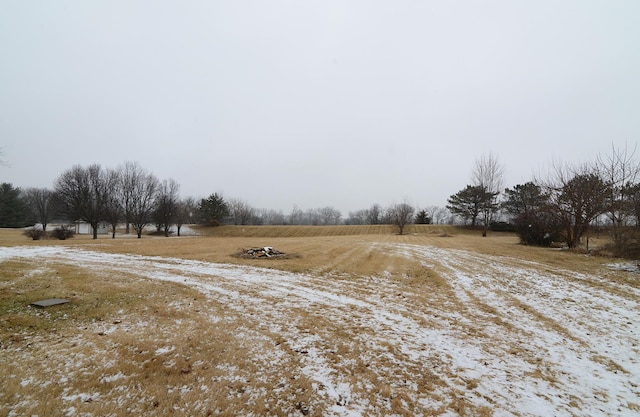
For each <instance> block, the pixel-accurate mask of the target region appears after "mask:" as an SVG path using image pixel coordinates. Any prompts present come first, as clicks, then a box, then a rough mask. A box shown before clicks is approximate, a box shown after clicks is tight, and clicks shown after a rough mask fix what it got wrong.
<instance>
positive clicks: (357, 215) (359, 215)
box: [345, 210, 368, 225]
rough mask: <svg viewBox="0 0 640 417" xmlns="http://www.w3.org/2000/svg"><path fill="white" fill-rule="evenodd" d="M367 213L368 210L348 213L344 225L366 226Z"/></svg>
mask: <svg viewBox="0 0 640 417" xmlns="http://www.w3.org/2000/svg"><path fill="white" fill-rule="evenodd" d="M367 213H368V210H357V211H350V212H349V217H347V219H346V220H345V223H346V224H353V225H359V224H367Z"/></svg>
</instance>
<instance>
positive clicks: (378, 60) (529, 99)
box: [0, 0, 640, 216]
mask: <svg viewBox="0 0 640 417" xmlns="http://www.w3.org/2000/svg"><path fill="white" fill-rule="evenodd" d="M639 22H640V1H637V0H630V1H616V0H606V1H605V0H602V1H592V0H579V1H578V0H576V1H570V0H563V1H515V0H505V1H444V0H442V1H402V0H398V1H396V0H394V1H391V0H389V1H348V0H340V1H301V0H296V1H242V0H235V1H204V0H203V1H150V0H149V1H135V0H133V1H132V0H126V1H9V0H2V1H0V146H1V147H2V148H3V154H4V156H3V159H4V160H5V161H6V162H8V163H9V164H10V165H9V166H8V167H0V181H2V182H10V183H12V184H14V185H15V186H20V187H29V186H38V187H52V186H53V182H54V180H55V179H56V177H57V176H58V175H60V174H61V173H62V172H63V171H64V170H66V169H69V168H71V167H72V166H73V165H75V164H81V165H89V164H91V163H100V164H102V165H103V166H105V167H107V166H108V167H116V166H118V165H120V164H122V163H124V162H125V161H137V162H138V163H139V164H140V165H141V166H143V167H144V168H146V169H148V170H150V171H152V172H153V173H154V174H155V175H156V176H158V177H159V178H160V179H165V178H173V179H174V180H176V181H177V182H178V183H179V184H180V185H181V195H182V196H193V197H206V196H208V195H209V194H211V193H213V192H222V193H223V194H224V195H225V196H226V197H229V198H240V199H243V200H246V201H248V202H249V203H250V204H251V205H252V206H254V207H257V208H274V209H282V210H283V211H284V212H285V213H288V212H290V211H291V209H292V208H293V206H294V205H297V206H298V207H300V208H302V209H310V208H318V207H324V206H334V207H335V208H337V209H339V210H341V211H342V212H343V215H345V216H346V215H347V212H348V211H350V210H357V209H364V208H368V207H369V206H370V205H372V204H373V203H379V204H381V205H383V206H386V205H388V204H391V203H394V202H400V201H403V200H405V199H406V200H407V201H409V202H410V203H412V204H414V205H416V206H420V207H424V206H429V205H439V206H444V205H445V204H446V199H447V197H448V196H450V195H451V194H454V193H455V192H457V191H459V190H460V189H462V188H464V186H465V185H466V184H468V183H470V179H471V170H472V167H473V164H474V161H475V160H476V159H478V158H479V157H480V156H481V155H483V154H488V153H493V154H494V155H497V156H498V157H499V159H500V161H501V162H502V163H503V164H504V166H505V174H506V175H505V185H507V186H513V185H516V184H518V183H522V182H525V181H527V180H529V179H531V178H532V176H533V174H534V173H536V172H539V171H540V170H541V169H542V170H544V169H545V167H547V166H548V165H549V164H550V163H551V162H552V161H554V160H556V161H558V160H560V161H564V162H572V163H580V162H587V161H589V160H593V159H595V157H596V156H597V155H598V154H603V153H607V152H609V151H610V150H611V146H612V144H615V145H616V146H624V145H625V143H626V144H627V145H630V146H635V144H636V143H637V142H638V140H639V139H640V24H639Z"/></svg>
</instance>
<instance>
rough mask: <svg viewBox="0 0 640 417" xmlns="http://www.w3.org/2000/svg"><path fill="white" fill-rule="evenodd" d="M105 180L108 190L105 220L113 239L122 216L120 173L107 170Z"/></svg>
mask: <svg viewBox="0 0 640 417" xmlns="http://www.w3.org/2000/svg"><path fill="white" fill-rule="evenodd" d="M105 180H106V181H107V188H108V189H109V190H110V192H109V194H108V196H107V199H106V202H105V204H106V211H105V220H106V221H107V222H108V223H109V224H110V225H111V238H112V239H115V238H116V228H117V227H118V224H119V223H120V222H121V221H122V219H123V215H124V209H123V204H122V202H123V197H122V187H121V184H122V179H121V177H120V171H117V170H114V169H108V170H107V172H106V175H105Z"/></svg>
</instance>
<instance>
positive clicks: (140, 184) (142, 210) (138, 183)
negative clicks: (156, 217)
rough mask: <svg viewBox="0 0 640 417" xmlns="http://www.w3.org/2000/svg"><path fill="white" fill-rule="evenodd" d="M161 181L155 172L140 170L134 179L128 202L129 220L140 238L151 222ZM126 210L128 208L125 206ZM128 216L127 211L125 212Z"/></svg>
mask: <svg viewBox="0 0 640 417" xmlns="http://www.w3.org/2000/svg"><path fill="white" fill-rule="evenodd" d="M159 186H160V181H159V180H158V178H156V177H155V176H154V175H153V174H150V173H147V172H146V171H139V172H138V173H137V174H136V179H135V181H132V186H131V190H130V194H129V196H128V199H129V200H128V202H127V203H126V204H127V205H128V206H129V208H128V210H129V220H128V221H129V222H131V224H132V225H133V228H134V230H135V231H136V234H137V235H138V239H140V238H141V237H142V232H143V230H144V228H145V227H146V226H147V225H148V224H149V223H151V221H152V215H153V213H154V211H155V208H156V193H157V191H158V188H159ZM125 210H126V208H125ZM125 216H126V213H125Z"/></svg>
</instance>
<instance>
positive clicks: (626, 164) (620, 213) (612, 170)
mask: <svg viewBox="0 0 640 417" xmlns="http://www.w3.org/2000/svg"><path fill="white" fill-rule="evenodd" d="M635 151H636V148H635V147H634V148H633V150H629V149H628V148H627V147H626V145H625V147H624V148H622V149H617V148H616V147H615V146H612V147H611V154H608V155H604V156H599V157H598V159H597V164H598V168H599V171H600V172H601V175H602V179H603V180H604V181H605V182H606V184H607V195H606V215H607V217H608V218H609V220H610V221H611V226H612V235H613V236H612V237H613V243H614V245H615V246H616V249H618V250H622V249H623V247H624V246H625V245H626V240H627V236H626V234H625V233H623V231H624V227H625V226H627V225H628V223H629V219H630V218H632V217H633V210H631V207H630V201H631V200H632V198H631V197H632V194H633V191H634V185H635V183H636V181H637V180H638V177H639V176H640V165H638V162H637V161H636V160H635V159H634V154H635Z"/></svg>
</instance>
